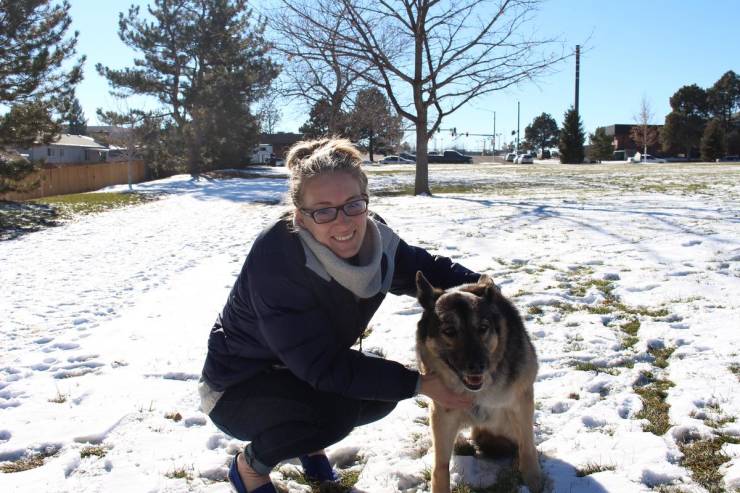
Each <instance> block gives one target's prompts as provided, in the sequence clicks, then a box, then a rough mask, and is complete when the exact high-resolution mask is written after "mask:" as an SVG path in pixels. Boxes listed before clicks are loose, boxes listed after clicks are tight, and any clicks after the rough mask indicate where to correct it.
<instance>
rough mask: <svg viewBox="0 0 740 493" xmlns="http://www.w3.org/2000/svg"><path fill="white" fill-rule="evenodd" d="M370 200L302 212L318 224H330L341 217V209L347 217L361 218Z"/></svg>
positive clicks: (363, 198)
mask: <svg viewBox="0 0 740 493" xmlns="http://www.w3.org/2000/svg"><path fill="white" fill-rule="evenodd" d="M368 202H369V200H368V198H367V197H364V196H363V197H362V198H361V199H354V200H350V201H349V202H347V203H346V204H342V205H340V206H337V207H322V208H321V209H313V210H311V209H301V212H302V213H303V214H305V215H307V216H311V219H313V221H314V222H315V223H316V224H325V223H330V222H332V221H333V220H335V219H336V218H337V216H338V215H339V209H342V212H344V215H345V216H359V215H360V214H362V213H363V212H365V211H366V210H367V204H368Z"/></svg>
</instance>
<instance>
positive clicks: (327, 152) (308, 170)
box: [285, 137, 367, 208]
mask: <svg viewBox="0 0 740 493" xmlns="http://www.w3.org/2000/svg"><path fill="white" fill-rule="evenodd" d="M285 164H286V166H287V167H288V169H289V170H290V180H289V188H288V190H289V192H290V198H291V199H292V200H293V204H294V205H295V206H296V207H298V208H300V207H302V205H303V204H302V203H301V201H302V199H303V197H302V194H303V186H304V184H305V183H306V181H307V180H308V179H310V178H313V177H314V176H319V175H322V174H324V173H335V172H338V171H342V172H345V173H348V174H350V175H351V176H353V177H354V178H355V179H356V180H357V182H358V183H359V184H360V192H361V193H363V194H365V195H367V175H366V174H365V171H363V169H362V166H361V164H362V156H361V155H360V151H358V150H357V148H355V146H353V145H352V143H351V142H350V141H349V140H347V139H341V138H339V137H327V138H323V139H316V140H303V141H301V142H297V143H296V144H295V145H294V146H293V147H291V148H290V150H289V151H288V157H287V158H286V163H285Z"/></svg>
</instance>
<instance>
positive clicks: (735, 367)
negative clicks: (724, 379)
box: [727, 363, 740, 381]
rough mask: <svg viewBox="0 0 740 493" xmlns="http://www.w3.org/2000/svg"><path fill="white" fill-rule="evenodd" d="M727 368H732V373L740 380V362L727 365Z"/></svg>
mask: <svg viewBox="0 0 740 493" xmlns="http://www.w3.org/2000/svg"><path fill="white" fill-rule="evenodd" d="M727 369H728V370H730V373H732V374H733V375H735V376H736V377H737V379H738V380H739V381H740V364H738V363H732V364H731V365H730V366H728V367H727Z"/></svg>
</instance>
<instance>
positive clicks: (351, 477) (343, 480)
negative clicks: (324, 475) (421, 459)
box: [284, 469, 431, 493]
mask: <svg viewBox="0 0 740 493" xmlns="http://www.w3.org/2000/svg"><path fill="white" fill-rule="evenodd" d="M360 472H362V471H361V469H347V470H341V469H340V470H337V473H338V474H339V481H337V482H336V483H324V484H319V483H317V482H315V481H309V480H308V479H307V478H306V477H305V476H304V475H303V474H302V473H300V472H298V471H289V472H286V473H284V476H285V477H286V478H287V479H290V480H291V481H295V482H296V483H298V484H302V485H305V486H308V487H310V488H311V493H350V492H351V491H352V488H353V487H354V485H355V484H357V481H358V480H359V479H360ZM430 477H431V474H430Z"/></svg>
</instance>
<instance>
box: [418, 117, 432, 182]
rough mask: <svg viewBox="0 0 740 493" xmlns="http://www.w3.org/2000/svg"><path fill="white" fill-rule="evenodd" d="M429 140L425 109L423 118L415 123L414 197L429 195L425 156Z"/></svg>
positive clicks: (427, 158)
mask: <svg viewBox="0 0 740 493" xmlns="http://www.w3.org/2000/svg"><path fill="white" fill-rule="evenodd" d="M420 116H421V115H420ZM428 143H429V139H428V138H427V121H426V108H425V110H424V118H423V119H422V118H419V120H418V121H417V123H416V178H415V181H414V195H422V194H426V195H431V194H432V192H431V191H430V190H429V157H428V156H427V148H428Z"/></svg>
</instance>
